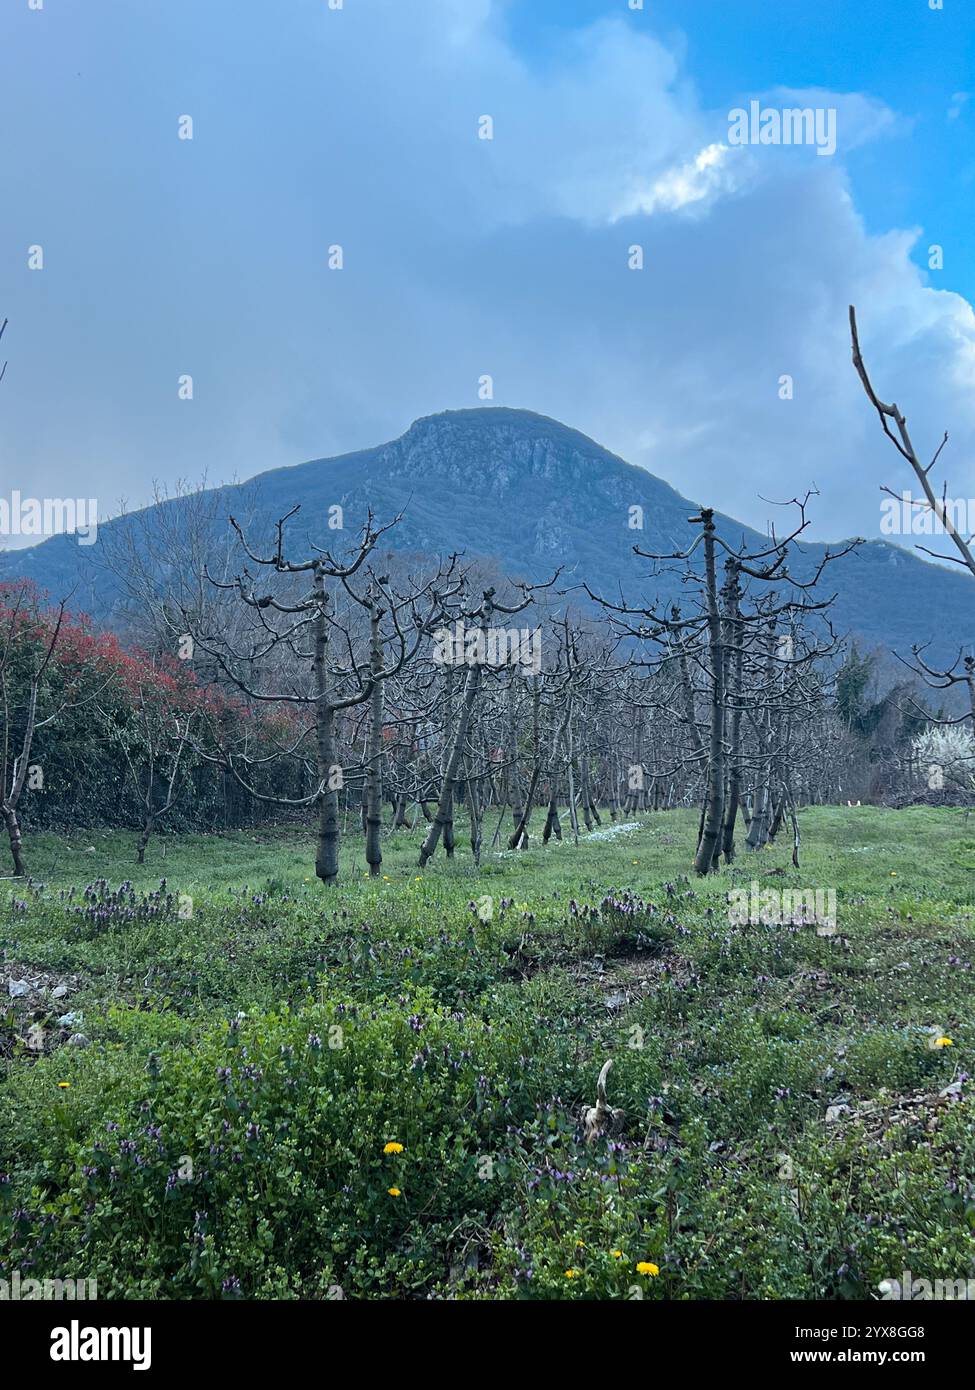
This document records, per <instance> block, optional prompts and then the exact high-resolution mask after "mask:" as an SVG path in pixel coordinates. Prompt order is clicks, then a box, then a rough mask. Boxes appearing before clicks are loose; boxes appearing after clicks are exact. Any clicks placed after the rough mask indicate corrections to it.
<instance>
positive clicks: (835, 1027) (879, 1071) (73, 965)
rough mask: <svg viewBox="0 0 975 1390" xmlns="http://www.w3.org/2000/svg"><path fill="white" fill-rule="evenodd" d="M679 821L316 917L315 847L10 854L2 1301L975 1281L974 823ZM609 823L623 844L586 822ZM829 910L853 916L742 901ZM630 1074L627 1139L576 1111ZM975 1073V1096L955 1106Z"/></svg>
mask: <svg viewBox="0 0 975 1390" xmlns="http://www.w3.org/2000/svg"><path fill="white" fill-rule="evenodd" d="M801 824H802V832H803V867H802V870H801V872H796V871H794V870H793V869H792V868H791V865H790V863H789V852H790V850H791V845H785V844H782V845H778V846H773V847H772V848H770V849H769V850H767V851H763V852H762V853H761V854H759V855H745V854H741V855H740V859H739V862H737V863H736V864H735V866H733V867H732V868H731V869H726V870H724V871H723V872H722V873H721V874H719V875H717V876H715V877H714V878H712V879H709V880H707V881H701V880H696V879H693V880H689V879H688V877H687V866H688V864H689V861H690V857H691V849H692V843H693V836H694V829H695V816H694V815H693V814H692V813H685V812H670V813H661V814H657V815H652V816H645V817H641V818H639V820H638V821H637V822H636V824H635V826H634V827H633V828H631V829H628V830H622V831H619V832H616V833H613V834H601V833H599V832H597V835H596V836H594V837H592V838H584V839H583V840H581V841H580V843H579V844H578V845H575V844H573V843H571V840H569V841H567V842H563V843H562V844H560V845H559V844H557V845H550V846H548V847H547V848H543V847H542V846H541V845H537V844H534V843H533V846H532V848H530V849H529V850H528V851H527V852H524V853H519V854H502V855H488V856H487V857H486V859H485V862H484V865H483V867H482V870H481V872H480V873H475V872H473V871H472V869H471V867H470V861H469V859H468V858H467V857H466V856H465V854H464V852H463V849H459V850H458V853H457V856H456V857H455V859H454V860H453V861H445V860H440V861H438V862H436V861H435V863H434V864H433V865H431V866H430V867H429V868H428V869H427V870H426V871H425V872H424V873H423V874H421V873H420V871H419V870H418V869H417V868H416V855H417V850H418V843H419V831H417V832H416V833H412V832H397V833H396V834H395V835H391V836H389V837H388V838H387V840H386V841H385V845H384V855H385V862H384V866H383V867H384V874H383V877H382V878H380V879H378V880H370V879H369V878H368V877H367V876H365V873H364V870H365V868H366V866H365V864H364V862H363V853H362V845H361V842H360V841H357V840H356V839H355V837H350V838H349V840H348V841H347V845H346V849H345V851H344V862H343V866H342V868H343V880H342V883H341V886H340V887H339V888H338V889H337V890H334V891H330V892H329V891H324V890H323V889H322V887H321V886H320V884H319V883H318V882H317V880H316V879H315V878H314V876H313V873H312V869H311V844H310V838H309V836H308V835H307V834H305V833H304V832H299V831H297V830H294V829H286V830H279V831H271V832H261V833H259V834H255V835H251V834H246V833H238V834H234V835H227V836H206V835H179V836H170V837H160V838H157V839H156V840H154V841H153V842H152V844H151V845H150V849H149V854H148V857H147V863H146V865H145V866H143V867H140V868H138V871H137V868H136V865H135V863H134V859H135V854H134V845H135V836H134V835H130V834H125V833H121V832H117V831H116V832H111V833H109V832H101V831H94V832H92V831H88V832H80V833H78V834H76V835H74V836H71V837H64V836H59V835H55V834H39V835H35V836H31V837H30V839H29V841H28V844H27V849H28V851H29V855H30V858H29V867H30V868H31V870H32V871H33V875H34V877H33V878H32V879H31V880H30V881H23V880H15V881H11V880H7V881H5V882H2V883H0V1174H2V1175H3V1176H2V1177H0V1277H9V1275H10V1273H11V1272H12V1271H13V1270H15V1269H20V1270H21V1271H22V1274H23V1275H24V1277H27V1276H28V1275H29V1276H31V1277H37V1278H43V1277H48V1278H72V1277H73V1278H83V1277H96V1278H97V1280H98V1290H99V1296H100V1297H102V1298H106V1297H112V1296H115V1297H123V1296H126V1297H136V1298H149V1297H162V1298H221V1297H223V1298H226V1297H244V1298H253V1297H257V1298H266V1297H274V1298H294V1297H301V1298H329V1297H333V1298H334V1297H339V1296H342V1297H347V1298H411V1297H428V1296H432V1297H435V1298H445V1297H456V1298H468V1299H498V1298H539V1299H573V1298H607V1299H609V1298H636V1297H641V1298H677V1299H697V1298H722V1299H727V1298H794V1297H802V1298H820V1299H822V1298H826V1299H831V1298H868V1297H876V1296H878V1295H877V1286H878V1285H879V1284H880V1283H881V1282H882V1281H884V1280H888V1279H897V1278H899V1277H900V1275H901V1271H902V1270H905V1269H909V1270H911V1271H912V1272H913V1274H914V1275H915V1276H916V1277H924V1278H928V1279H935V1278H944V1279H959V1278H962V1279H964V1278H969V1279H970V1278H975V1235H973V1233H975V1134H973V1127H972V1104H971V1101H970V1099H969V1092H970V1090H971V1085H970V1083H969V1082H968V1075H967V1072H968V1069H969V1068H970V1067H971V1065H972V1047H973V1040H975V1027H973V1025H975V1008H973V1003H972V984H973V978H972V972H971V964H972V961H973V959H975V887H973V885H975V822H972V821H971V820H970V818H969V816H968V815H967V814H966V812H964V811H962V810H951V809H931V808H919V809H913V810H906V811H899V812H890V811H882V810H878V809H874V808H870V807H862V808H861V807H857V808H817V809H812V810H808V811H804V812H803V813H802V815H801ZM607 828H608V827H604V830H605V829H607ZM753 882H755V883H757V884H758V885H759V887H760V890H761V891H763V892H764V891H766V890H769V889H773V888H774V889H776V890H779V889H782V888H792V887H800V886H801V887H803V888H820V889H823V890H828V889H832V890H833V891H834V892H835V894H836V924H835V928H832V929H829V928H828V929H826V930H825V931H821V930H820V929H819V928H818V927H817V925H816V924H815V923H797V924H792V923H787V924H780V923H777V922H766V923H763V922H736V921H735V920H733V918H734V914H733V913H731V912H729V902H728V895H729V893H731V892H732V891H733V890H742V889H743V890H747V891H748V892H749V893H751V885H752V883H753ZM610 1057H611V1058H612V1059H613V1064H614V1065H613V1070H612V1072H611V1076H610V1101H611V1103H612V1104H614V1105H617V1106H621V1107H622V1108H623V1109H624V1111H625V1115H626V1119H625V1123H624V1127H623V1129H622V1132H621V1133H620V1134H619V1135H618V1136H617V1137H616V1138H615V1139H613V1140H606V1139H602V1140H600V1141H598V1142H597V1143H596V1144H594V1145H592V1146H590V1147H587V1146H586V1145H585V1144H584V1143H583V1140H582V1134H581V1122H580V1111H581V1108H582V1107H583V1106H584V1105H592V1104H593V1103H594V1101H595V1083H596V1077H597V1075H598V1073H599V1070H600V1067H601V1066H602V1064H603V1062H604V1061H605V1060H606V1059H607V1058H610ZM973 1084H975V1083H973Z"/></svg>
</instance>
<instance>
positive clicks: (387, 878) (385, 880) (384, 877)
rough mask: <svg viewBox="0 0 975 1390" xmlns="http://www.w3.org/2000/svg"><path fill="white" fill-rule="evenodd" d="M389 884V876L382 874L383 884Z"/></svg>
mask: <svg viewBox="0 0 975 1390" xmlns="http://www.w3.org/2000/svg"><path fill="white" fill-rule="evenodd" d="M388 882H389V874H383V883H388Z"/></svg>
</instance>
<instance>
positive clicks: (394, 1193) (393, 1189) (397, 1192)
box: [386, 1187, 403, 1197]
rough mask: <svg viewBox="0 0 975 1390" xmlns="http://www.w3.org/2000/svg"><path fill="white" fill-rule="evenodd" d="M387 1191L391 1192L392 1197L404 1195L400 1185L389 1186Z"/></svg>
mask: <svg viewBox="0 0 975 1390" xmlns="http://www.w3.org/2000/svg"><path fill="white" fill-rule="evenodd" d="M386 1191H387V1192H388V1193H389V1195H390V1197H402V1195H403V1194H402V1192H400V1190H399V1188H398V1187H387V1189H386Z"/></svg>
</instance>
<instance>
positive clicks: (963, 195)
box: [505, 0, 975, 300]
mask: <svg viewBox="0 0 975 1390" xmlns="http://www.w3.org/2000/svg"><path fill="white" fill-rule="evenodd" d="M617 15H621V16H622V19H623V21H624V22H625V23H628V24H629V25H630V27H631V28H632V29H633V30H634V32H639V31H640V30H641V29H643V28H645V27H648V26H649V27H651V28H654V29H656V30H657V31H659V32H661V33H663V34H665V35H666V34H669V35H671V36H672V37H673V41H674V45H675V47H676V46H677V45H679V44H684V45H685V46H686V48H685V51H686V68H687V72H688V73H689V75H690V76H691V78H692V80H693V82H694V85H695V87H696V89H697V91H698V92H699V93H700V97H701V101H702V103H703V104H704V105H706V106H715V107H717V106H721V105H722V104H724V103H726V102H728V101H730V100H731V99H732V98H733V97H735V94H736V93H737V94H738V95H739V96H740V97H742V98H746V97H747V96H748V95H750V94H751V93H753V92H761V91H766V90H768V89H770V88H772V87H775V86H778V85H788V86H792V87H829V88H832V89H834V90H838V91H865V92H869V93H871V94H872V95H873V96H876V97H878V98H880V99H881V100H882V101H884V102H886V103H887V104H888V105H889V106H890V108H891V109H892V110H896V111H898V112H900V113H902V114H903V115H904V116H905V117H907V118H909V119H910V121H911V122H912V128H911V130H910V131H905V135H904V138H903V139H900V140H898V141H897V142H896V144H893V145H891V146H883V147H876V146H869V147H866V148H864V149H861V150H858V151H856V152H855V153H854V154H853V155H852V156H851V157H850V159H849V167H850V172H851V177H852V179H853V186H854V189H855V191H856V196H857V206H858V208H859V210H860V211H861V213H862V214H863V216H864V218H865V220H866V223H867V226H868V228H869V229H870V230H872V231H885V230H888V229H889V228H890V227H891V226H907V225H910V226H914V225H916V226H920V227H923V228H924V229H925V232H926V233H928V232H929V233H930V235H931V240H935V241H940V242H941V243H942V244H944V245H945V246H946V247H950V248H951V255H950V257H949V258H948V259H947V261H946V273H945V282H946V284H947V286H948V287H950V288H951V289H956V290H958V291H960V292H961V293H963V294H964V295H965V296H966V297H967V298H968V299H970V300H975V241H973V237H972V225H973V211H975V140H973V134H972V132H973V122H975V109H972V108H971V107H970V106H969V107H968V109H967V110H964V112H963V113H962V111H960V112H959V117H953V118H949V116H948V112H949V111H950V110H952V109H953V107H952V98H953V97H954V96H955V94H956V93H960V92H966V91H967V90H968V89H971V88H975V7H973V6H972V4H971V3H970V0H945V6H944V9H943V10H941V11H938V12H933V11H931V10H930V9H929V8H928V0H786V3H781V4H769V3H767V0H765V2H764V3H763V0H741V3H737V4H736V3H724V2H723V0H645V5H644V8H643V10H642V11H640V12H630V11H629V10H628V9H627V7H626V0H624V3H623V4H622V5H621V4H620V3H618V0H515V3H512V4H510V5H509V6H508V7H507V13H506V16H505V27H506V29H507V31H508V33H509V34H510V35H511V38H512V42H513V43H514V44H515V45H516V46H517V47H518V49H519V50H520V51H522V52H524V53H526V54H528V55H530V56H531V59H532V61H533V62H536V63H538V64H540V65H543V64H551V63H557V62H558V61H559V54H560V52H561V51H562V49H563V45H564V42H565V38H566V36H567V34H569V33H571V31H572V30H573V29H574V28H576V27H578V26H579V25H585V24H591V23H593V22H594V21H596V20H597V19H600V18H605V17H607V16H617ZM971 99H972V98H971V97H970V100H971ZM962 114H964V116H965V119H960V116H961V115H962ZM917 260H918V264H919V265H920V264H924V265H926V260H927V258H926V257H923V258H922V257H920V256H918V258H917Z"/></svg>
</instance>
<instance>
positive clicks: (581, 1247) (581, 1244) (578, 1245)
mask: <svg viewBox="0 0 975 1390" xmlns="http://www.w3.org/2000/svg"><path fill="white" fill-rule="evenodd" d="M585 1248H586V1242H585V1241H584V1240H577V1241H576V1249H577V1250H585Z"/></svg>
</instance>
